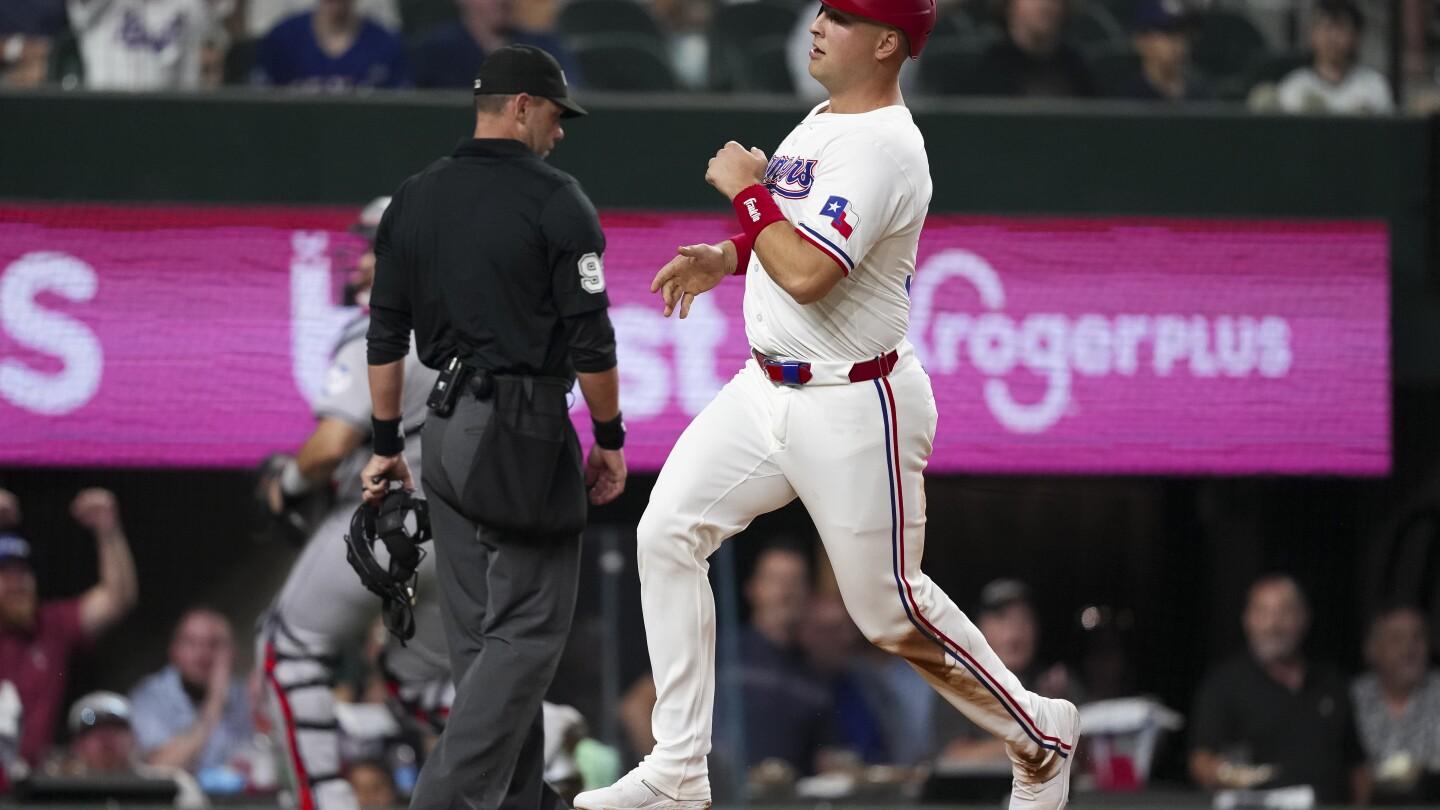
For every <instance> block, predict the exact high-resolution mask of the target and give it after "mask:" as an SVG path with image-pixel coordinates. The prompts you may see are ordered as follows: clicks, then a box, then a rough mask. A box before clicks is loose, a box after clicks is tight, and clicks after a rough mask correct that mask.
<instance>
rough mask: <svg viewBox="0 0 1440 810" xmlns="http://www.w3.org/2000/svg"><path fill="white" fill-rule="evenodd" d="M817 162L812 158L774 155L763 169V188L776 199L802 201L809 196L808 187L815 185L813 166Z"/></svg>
mask: <svg viewBox="0 0 1440 810" xmlns="http://www.w3.org/2000/svg"><path fill="white" fill-rule="evenodd" d="M819 162H820V161H818V160H815V159H813V158H797V157H787V156H785V155H776V156H775V157H773V158H771V159H770V165H768V166H766V167H765V180H764V185H765V188H767V189H769V190H770V193H771V194H774V195H776V196H777V197H783V198H785V199H787V200H803V199H805V198H806V197H809V196H810V187H811V186H812V185H814V184H815V164H816V163H819Z"/></svg>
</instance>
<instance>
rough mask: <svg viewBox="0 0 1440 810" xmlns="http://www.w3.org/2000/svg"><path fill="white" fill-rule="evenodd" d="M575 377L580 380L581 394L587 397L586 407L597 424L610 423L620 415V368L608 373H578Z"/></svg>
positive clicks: (610, 370)
mask: <svg viewBox="0 0 1440 810" xmlns="http://www.w3.org/2000/svg"><path fill="white" fill-rule="evenodd" d="M575 376H576V377H577V378H579V380H580V393H581V394H582V395H583V396H584V397H585V405H586V407H588V408H589V409H590V418H591V419H594V420H595V421H597V422H609V421H610V420H612V419H614V418H615V417H617V416H619V415H620V371H619V368H618V367H616V368H611V369H609V370H608V371H597V372H592V373H586V372H578V373H577V374H576V375H575Z"/></svg>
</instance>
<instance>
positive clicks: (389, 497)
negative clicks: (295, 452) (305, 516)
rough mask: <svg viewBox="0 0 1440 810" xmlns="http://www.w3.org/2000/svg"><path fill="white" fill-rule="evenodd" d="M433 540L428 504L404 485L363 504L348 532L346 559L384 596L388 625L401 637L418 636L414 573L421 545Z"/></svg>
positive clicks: (383, 609)
mask: <svg viewBox="0 0 1440 810" xmlns="http://www.w3.org/2000/svg"><path fill="white" fill-rule="evenodd" d="M429 539H430V509H429V505H428V504H426V503H425V501H424V499H422V498H417V497H415V493H413V492H409V491H407V490H403V489H392V490H390V492H388V493H387V494H386V495H385V499H384V500H382V501H381V502H380V505H379V506H372V505H370V504H368V503H362V504H361V505H360V506H359V508H357V509H356V510H355V514H354V516H352V517H351V518H350V531H349V532H348V533H347V534H346V535H345V559H346V560H347V561H348V562H349V563H350V567H351V568H354V569H355V573H357V574H359V575H360V581H361V582H363V583H364V584H365V587H366V588H368V589H369V590H370V592H371V593H373V594H375V595H376V596H379V597H380V599H381V602H382V605H381V616H382V618H383V619H384V620H385V627H386V629H388V630H389V631H390V632H391V633H394V634H395V636H396V637H397V638H399V639H400V641H401V642H405V641H408V640H409V639H410V638H412V637H413V636H414V635H415V615H414V608H415V580H416V573H415V572H416V569H418V568H419V567H420V561H421V560H423V559H425V554H426V552H425V549H423V548H421V547H420V545H421V544H422V543H425V542H426V541H428V540H429ZM376 542H381V543H384V544H385V548H386V550H387V551H388V552H389V554H390V560H389V564H388V565H382V564H381V563H380V561H379V560H377V559H376V558H375V543H376Z"/></svg>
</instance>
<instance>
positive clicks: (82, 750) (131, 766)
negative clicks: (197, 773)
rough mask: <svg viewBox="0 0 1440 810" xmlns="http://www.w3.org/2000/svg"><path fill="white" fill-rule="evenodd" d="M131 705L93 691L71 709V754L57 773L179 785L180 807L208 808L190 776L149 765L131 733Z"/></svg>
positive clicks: (112, 695) (179, 771) (115, 697)
mask: <svg viewBox="0 0 1440 810" xmlns="http://www.w3.org/2000/svg"><path fill="white" fill-rule="evenodd" d="M130 718H131V712H130V702H129V701H127V700H126V699H125V698H124V696H122V695H117V694H115V693H114V692H91V693H90V694H88V695H86V696H84V697H82V698H80V699H79V700H77V701H75V703H74V705H72V706H71V707H70V723H69V727H70V751H69V753H68V755H67V756H66V757H65V758H64V759H63V760H62V761H61V762H60V763H59V764H58V765H57V766H55V767H54V768H52V769H51V770H52V772H53V773H58V774H59V775H63V776H71V777H87V776H115V775H126V776H139V777H143V778H146V779H155V780H169V781H173V782H174V783H175V787H176V794H175V806H176V807H204V806H205V794H203V793H201V792H200V786H199V785H198V784H196V782H195V779H194V778H193V777H192V776H190V774H188V773H185V772H184V771H181V770H177V769H175V768H161V767H157V766H154V765H146V764H145V763H143V762H141V761H140V756H139V753H138V752H137V751H136V748H135V734H134V732H132V731H131V730H130Z"/></svg>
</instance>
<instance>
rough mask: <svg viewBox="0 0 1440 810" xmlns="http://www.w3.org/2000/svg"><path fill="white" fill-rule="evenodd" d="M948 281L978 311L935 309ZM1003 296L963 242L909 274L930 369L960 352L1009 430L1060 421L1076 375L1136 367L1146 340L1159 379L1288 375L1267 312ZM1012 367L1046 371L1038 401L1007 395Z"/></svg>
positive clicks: (954, 364)
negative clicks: (967, 293) (1154, 309)
mask: <svg viewBox="0 0 1440 810" xmlns="http://www.w3.org/2000/svg"><path fill="white" fill-rule="evenodd" d="M952 279H959V280H963V281H965V282H967V283H969V284H970V286H972V287H973V288H974V289H975V292H976V293H977V295H978V297H979V299H980V308H981V312H979V313H978V314H976V313H970V312H947V311H939V312H937V311H936V309H935V308H936V301H937V296H938V295H939V290H940V288H941V286H942V285H943V284H945V283H946V282H947V281H950V280H952ZM1005 303H1006V302H1005V289H1004V285H1003V284H1002V283H1001V281H1000V275H999V273H997V272H996V271H995V268H994V267H991V266H990V263H989V262H987V261H986V260H985V259H984V258H983V257H981V256H979V255H977V254H975V253H973V252H971V251H968V250H959V249H955V250H946V251H942V252H940V253H937V254H935V255H934V256H932V257H931V258H930V259H929V260H928V261H926V262H925V263H924V265H923V266H922V267H921V269H920V271H919V272H918V273H917V274H916V283H915V285H914V287H913V288H912V290H911V329H910V337H911V340H912V342H913V343H914V344H915V349H916V352H917V353H919V355H920V359H921V361H922V362H923V363H925V365H926V367H927V368H928V369H929V370H930V371H931V372H932V373H937V374H952V373H954V372H955V371H956V370H957V369H958V368H959V367H960V362H961V359H962V357H965V358H968V359H969V361H970V365H971V366H973V367H974V368H975V370H976V371H979V372H980V373H981V374H982V375H984V376H985V377H987V378H988V379H986V380H985V384H984V397H985V405H986V407H987V408H988V409H989V410H990V413H991V415H993V416H994V417H995V419H996V421H998V422H999V423H1000V424H1001V425H1003V426H1004V427H1005V428H1006V429H1008V430H1010V431H1011V432H1014V433H1039V432H1042V431H1044V430H1046V429H1048V428H1050V427H1051V426H1053V425H1054V424H1055V423H1057V422H1059V421H1060V419H1061V418H1062V417H1063V416H1064V415H1065V413H1066V412H1067V410H1068V409H1069V408H1070V406H1071V404H1072V383H1073V380H1074V375H1076V374H1079V375H1080V376H1082V377H1108V376H1111V375H1118V376H1121V377H1133V376H1135V375H1136V374H1139V373H1141V371H1142V356H1143V354H1144V352H1143V351H1142V350H1143V349H1144V348H1146V347H1147V345H1148V348H1149V358H1148V360H1149V362H1148V364H1147V365H1148V370H1149V371H1150V373H1153V374H1155V375H1156V376H1158V377H1168V376H1172V375H1177V374H1188V375H1190V376H1192V377H1197V378H1219V377H1229V378H1242V377H1248V376H1251V375H1254V374H1258V375H1259V376H1261V377H1266V378H1271V379H1274V378H1280V377H1284V376H1286V375H1287V374H1289V373H1290V368H1291V365H1292V364H1293V363H1294V353H1293V349H1292V346H1291V329H1290V323H1289V322H1288V321H1286V320H1285V319H1284V318H1282V317H1279V316H1276V315H1264V316H1256V315H1240V314H1226V315H1218V316H1213V317H1207V316H1204V315H1182V314H1169V313H1164V314H1115V315H1103V314H1098V313H1086V314H1082V315H1078V316H1071V315H1063V314H1058V313H1046V312H1037V313H1031V314H1028V315H1025V316H1024V317H1018V316H1013V315H1010V314H1008V313H1006V312H1005V311H1004V310H1005ZM1018 367H1023V368H1024V369H1025V370H1026V371H1029V372H1030V373H1032V374H1035V375H1038V376H1040V377H1043V378H1044V379H1045V393H1044V394H1043V395H1041V397H1040V399H1039V400H1038V401H1035V402H1019V401H1017V400H1016V399H1015V397H1014V396H1013V395H1012V393H1011V391H1010V386H1009V384H1008V383H1007V382H1006V381H1005V379H1004V378H1005V377H1006V376H1008V375H1009V374H1011V373H1012V372H1014V371H1015V370H1016V369H1017V368H1018Z"/></svg>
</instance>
